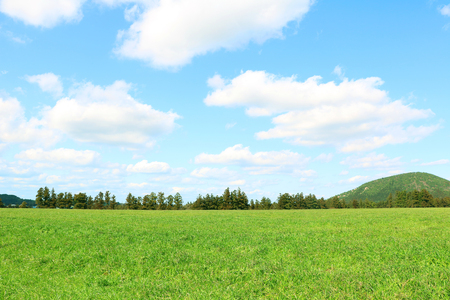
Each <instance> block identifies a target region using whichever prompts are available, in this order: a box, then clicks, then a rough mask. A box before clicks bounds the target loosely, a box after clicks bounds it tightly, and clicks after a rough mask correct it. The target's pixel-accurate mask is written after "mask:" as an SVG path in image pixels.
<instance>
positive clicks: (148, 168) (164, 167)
mask: <svg viewBox="0 0 450 300" xmlns="http://www.w3.org/2000/svg"><path fill="white" fill-rule="evenodd" d="M170 170H171V168H170V166H169V164H168V163H165V162H159V161H153V162H148V161H147V160H145V159H144V160H142V161H140V162H138V163H136V164H135V165H128V167H127V171H128V172H133V173H168V172H170Z"/></svg>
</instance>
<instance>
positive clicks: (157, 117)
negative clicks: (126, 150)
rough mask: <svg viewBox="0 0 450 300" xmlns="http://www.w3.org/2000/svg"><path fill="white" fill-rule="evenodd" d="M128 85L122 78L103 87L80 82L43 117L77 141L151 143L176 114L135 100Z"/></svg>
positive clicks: (172, 124) (169, 126)
mask: <svg viewBox="0 0 450 300" xmlns="http://www.w3.org/2000/svg"><path fill="white" fill-rule="evenodd" d="M130 88H131V85H130V84H127V83H126V82H124V81H116V82H114V83H113V84H112V85H110V86H107V87H104V88H103V87H100V86H95V85H93V84H91V83H87V84H84V85H81V86H79V87H78V88H76V89H74V90H72V92H71V94H70V97H67V98H63V99H61V100H59V101H58V102H57V103H56V105H55V106H54V107H52V108H48V109H47V110H46V111H45V112H44V120H45V121H46V123H47V124H48V126H49V127H51V128H53V129H55V130H58V131H60V132H63V133H65V134H67V135H69V136H70V137H72V138H73V139H75V140H77V141H81V142H94V143H107V144H113V145H133V146H151V145H153V144H154V139H155V138H156V137H157V136H159V135H161V134H167V133H170V132H172V131H173V130H174V128H175V127H176V124H175V120H176V119H178V118H179V117H180V116H179V115H177V114H176V113H173V112H171V111H169V112H162V111H158V110H155V109H153V108H152V107H151V106H150V105H148V104H143V103H140V102H138V101H136V100H135V99H133V97H131V96H130V95H129V93H128V92H129V89H130Z"/></svg>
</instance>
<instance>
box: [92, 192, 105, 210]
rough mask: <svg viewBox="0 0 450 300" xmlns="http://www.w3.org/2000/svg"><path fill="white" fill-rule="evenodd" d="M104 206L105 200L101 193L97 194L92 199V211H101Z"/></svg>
mask: <svg viewBox="0 0 450 300" xmlns="http://www.w3.org/2000/svg"><path fill="white" fill-rule="evenodd" d="M104 206H105V200H104V199H103V193H102V192H99V193H98V195H97V196H95V198H94V207H93V208H94V209H103V207H104Z"/></svg>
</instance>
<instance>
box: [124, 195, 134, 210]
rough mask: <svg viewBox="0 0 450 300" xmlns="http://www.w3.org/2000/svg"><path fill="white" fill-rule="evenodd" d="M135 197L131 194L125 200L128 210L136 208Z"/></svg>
mask: <svg viewBox="0 0 450 300" xmlns="http://www.w3.org/2000/svg"><path fill="white" fill-rule="evenodd" d="M133 198H134V196H133V195H132V194H131V193H128V196H127V198H126V199H125V201H126V202H125V205H126V207H127V209H133V208H134V199H133Z"/></svg>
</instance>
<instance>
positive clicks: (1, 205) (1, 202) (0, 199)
mask: <svg viewBox="0 0 450 300" xmlns="http://www.w3.org/2000/svg"><path fill="white" fill-rule="evenodd" d="M3 207H5V204H3V201H2V198H0V208H3Z"/></svg>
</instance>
